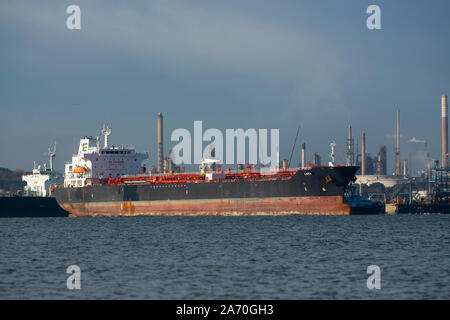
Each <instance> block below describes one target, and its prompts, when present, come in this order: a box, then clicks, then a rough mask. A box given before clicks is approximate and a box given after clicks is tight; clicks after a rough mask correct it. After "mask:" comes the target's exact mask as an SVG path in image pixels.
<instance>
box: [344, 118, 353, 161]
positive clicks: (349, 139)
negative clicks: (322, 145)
mask: <svg viewBox="0 0 450 320" xmlns="http://www.w3.org/2000/svg"><path fill="white" fill-rule="evenodd" d="M354 162H355V160H354V156H353V139H352V126H351V125H349V126H348V134H347V157H346V161H345V165H347V166H352V165H353V164H354Z"/></svg>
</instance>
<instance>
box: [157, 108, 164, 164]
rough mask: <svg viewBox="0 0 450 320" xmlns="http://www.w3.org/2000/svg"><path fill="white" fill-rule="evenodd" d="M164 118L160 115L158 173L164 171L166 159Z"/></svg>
mask: <svg viewBox="0 0 450 320" xmlns="http://www.w3.org/2000/svg"><path fill="white" fill-rule="evenodd" d="M163 154H164V153H163V116H162V114H161V112H160V113H158V173H163V171H164V163H163V162H164V157H163Z"/></svg>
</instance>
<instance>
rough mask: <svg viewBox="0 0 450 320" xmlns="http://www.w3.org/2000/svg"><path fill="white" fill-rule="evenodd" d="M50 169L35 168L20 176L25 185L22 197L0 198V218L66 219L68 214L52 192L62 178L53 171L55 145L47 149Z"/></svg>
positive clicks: (45, 167)
mask: <svg viewBox="0 0 450 320" xmlns="http://www.w3.org/2000/svg"><path fill="white" fill-rule="evenodd" d="M48 156H49V157H50V167H49V168H47V164H44V165H43V167H41V166H40V165H38V166H36V162H34V165H33V170H32V172H31V173H30V174H25V175H23V176H22V180H23V181H25V182H26V183H27V185H26V186H25V187H24V189H23V196H13V197H0V217H8V218H12V217H67V216H68V215H69V213H68V212H67V211H65V210H64V209H62V208H61V207H60V206H59V205H58V202H57V201H56V199H55V198H54V197H52V190H53V188H54V186H56V185H57V184H61V183H62V181H63V177H62V175H61V174H60V173H58V172H56V171H54V170H53V159H54V158H55V156H56V143H55V144H54V146H53V149H52V150H50V148H49V149H48Z"/></svg>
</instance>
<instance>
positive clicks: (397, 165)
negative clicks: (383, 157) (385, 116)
mask: <svg viewBox="0 0 450 320" xmlns="http://www.w3.org/2000/svg"><path fill="white" fill-rule="evenodd" d="M396 136H397V145H396V147H395V175H396V176H399V175H400V173H401V168H400V110H397V135H396Z"/></svg>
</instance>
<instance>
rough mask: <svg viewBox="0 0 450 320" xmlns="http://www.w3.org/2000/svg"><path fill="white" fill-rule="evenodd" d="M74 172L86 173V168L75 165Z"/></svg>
mask: <svg viewBox="0 0 450 320" xmlns="http://www.w3.org/2000/svg"><path fill="white" fill-rule="evenodd" d="M73 172H75V173H86V168H84V167H80V166H75V169H73Z"/></svg>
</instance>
